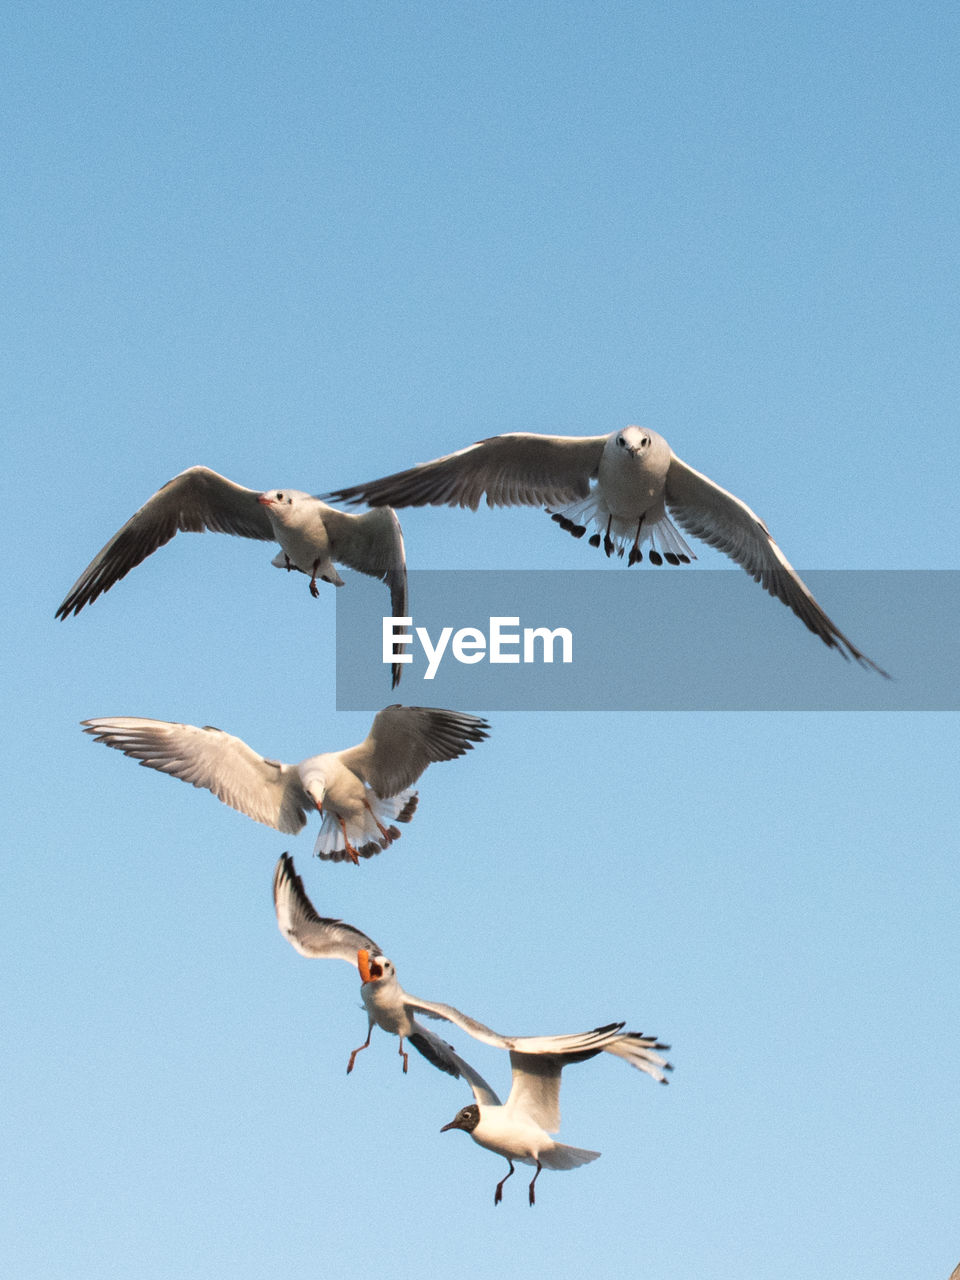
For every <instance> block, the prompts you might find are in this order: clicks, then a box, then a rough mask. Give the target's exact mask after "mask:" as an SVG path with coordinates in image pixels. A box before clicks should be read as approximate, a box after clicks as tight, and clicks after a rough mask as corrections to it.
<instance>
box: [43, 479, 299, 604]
mask: <svg viewBox="0 0 960 1280" xmlns="http://www.w3.org/2000/svg"><path fill="white" fill-rule="evenodd" d="M258 497H259V494H258V492H257V490H256V489H244V487H243V486H242V485H239V484H234V483H233V481H232V480H227V479H226V477H225V476H221V475H218V474H217V473H216V471H211V470H210V469H209V468H208V467H190V469H189V470H188V471H181V473H180V474H179V475H178V476H174V478H173V479H172V480H170V481H168V482H167V483H166V484H165V485H164V486H163V488H162V489H159V490H158V491H157V492H156V493H155V494H154V495H153V497H152V498H150V499H148V500H147V501H146V502H145V503H144V504H143V506H142V507H141V508H140V510H139V511H137V512H136V513H135V514H134V515H132V516H131V517H130V519H129V520H128V521H127V523H126V524H125V525H124V526H123V528H122V529H121V530H120V531H119V532H118V533H115V534H114V535H113V537H112V538H111V539H110V541H109V542H108V543H107V545H106V546H105V547H104V548H103V550H102V551H100V552H98V554H97V555H96V556H94V558H93V559H92V560H91V561H90V563H89V564H88V565H87V567H86V569H84V571H83V573H81V575H80V577H79V578H78V579H77V580H76V582H75V583H74V584H73V586H72V587H71V588H70V590H69V591H68V592H67V596H66V599H65V600H64V601H63V604H61V606H60V608H59V609H58V610H57V613H56V616H57V617H58V618H67V617H69V616H70V614H71V613H73V614H77V613H79V612H80V610H81V609H82V608H83V606H84V605H85V604H90V603H91V602H92V601H94V600H96V598H97V596H98V595H100V594H101V593H102V592H104V591H109V590H110V588H111V587H112V586H113V584H114V583H115V582H119V581H120V579H121V578H123V577H125V576H126V574H128V573H129V572H130V570H131V569H133V568H134V567H135V566H136V565H138V564H140V562H141V561H142V560H146V558H147V556H149V555H151V554H152V552H154V551H156V549H157V548H158V547H162V546H163V544H164V543H165V542H169V541H170V539H171V538H172V537H173V536H174V534H175V533H178V532H185V533H200V532H202V531H203V530H204V529H210V530H211V531H212V532H214V533H234V534H237V535H238V536H239V537H241V538H256V539H258V540H259V541H261V542H272V541H273V540H274V534H273V530H272V528H271V526H270V521H269V519H268V517H267V513H266V511H265V509H264V508H263V507H262V506H261V505H260V503H259V502H258V501H257V498H258Z"/></svg>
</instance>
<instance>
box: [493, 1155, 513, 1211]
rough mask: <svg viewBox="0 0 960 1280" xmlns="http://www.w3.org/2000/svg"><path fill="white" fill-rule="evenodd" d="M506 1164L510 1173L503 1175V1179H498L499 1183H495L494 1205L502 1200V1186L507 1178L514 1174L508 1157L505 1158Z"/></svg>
mask: <svg viewBox="0 0 960 1280" xmlns="http://www.w3.org/2000/svg"><path fill="white" fill-rule="evenodd" d="M507 1164H508V1165H509V1166H510V1172H509V1173H505V1174H504V1175H503V1177H502V1178H501V1179H500V1181H499V1182H498V1183H497V1189H496V1191H495V1192H494V1193H493V1203H494V1204H499V1203H500V1201H501V1200H502V1199H503V1184H504V1183H505V1182H506V1180H507V1178H512V1177H513V1175H514V1172H515V1170H514V1167H513V1161H512V1160H511V1159H510V1157H509V1156H508V1157H507Z"/></svg>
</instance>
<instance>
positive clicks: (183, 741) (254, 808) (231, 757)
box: [82, 716, 312, 835]
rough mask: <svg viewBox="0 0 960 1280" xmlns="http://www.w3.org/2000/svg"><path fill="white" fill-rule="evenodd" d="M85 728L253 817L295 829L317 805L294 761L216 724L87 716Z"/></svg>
mask: <svg viewBox="0 0 960 1280" xmlns="http://www.w3.org/2000/svg"><path fill="white" fill-rule="evenodd" d="M82 723H83V725H84V732H85V733H89V734H91V735H92V737H93V738H94V740H95V741H96V742H102V743H104V745H105V746H108V747H114V748H116V750H118V751H122V752H123V753H124V755H127V756H130V757H131V758H132V759H134V760H139V761H140V763H141V764H142V765H145V766H147V767H148V768H150V769H158V770H159V771H160V772H161V773H169V774H172V775H173V776H174V777H175V778H180V779H182V780H183V781H184V782H189V783H192V784H193V786H195V787H205V788H206V789H207V790H208V791H212V792H213V794H214V795H215V796H216V797H217V799H218V800H222V801H223V803H224V804H228V805H230V807H231V808H232V809H237V810H239V812H240V813H245V814H246V815H247V817H248V818H253V819H255V821H257V822H262V823H264V824H265V825H266V826H268V827H275V828H276V829H277V830H279V831H285V832H287V833H289V834H291V835H292V834H295V833H296V832H298V831H300V830H301V829H302V828H303V826H304V824H305V823H306V820H307V819H306V812H305V806H307V805H312V802H311V801H310V800H309V797H308V796H307V794H306V792H305V791H304V790H303V786H302V784H301V782H300V777H299V774H298V773H297V771H296V769H295V768H294V767H292V766H291V765H284V764H280V763H279V762H278V761H276V760H267V759H265V758H264V757H263V756H261V755H258V754H257V752H256V751H254V750H253V749H252V748H251V747H248V746H247V744H246V743H245V742H244V741H242V739H240V738H235V737H234V736H233V735H232V734H230V733H224V732H223V731H222V730H221V729H215V728H214V727H213V726H212V725H206V726H205V727H203V728H198V727H197V726H196V725H192V724H175V723H171V722H169V721H166V720H146V719H141V718H139V717H136V716H111V717H108V718H96V719H92V720H84V721H83V722H82Z"/></svg>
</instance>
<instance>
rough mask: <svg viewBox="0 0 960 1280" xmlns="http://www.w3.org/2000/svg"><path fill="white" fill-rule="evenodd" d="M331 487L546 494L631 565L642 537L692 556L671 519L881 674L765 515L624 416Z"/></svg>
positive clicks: (390, 492)
mask: <svg viewBox="0 0 960 1280" xmlns="http://www.w3.org/2000/svg"><path fill="white" fill-rule="evenodd" d="M327 496H328V497H330V498H333V499H334V500H335V501H341V502H365V503H367V504H368V505H369V506H371V507H382V506H385V505H386V504H388V503H389V504H390V506H393V507H422V506H450V507H469V508H470V509H471V510H472V511H476V509H477V507H478V506H479V505H480V500H481V498H486V501H487V505H488V506H490V507H512V506H537V507H541V506H545V507H547V508H548V509H549V510H550V511H551V515H552V517H553V519H554V520H555V521H556V522H557V524H559V525H560V527H561V528H563V529H566V530H567V532H568V533H572V534H573V536H574V537H576V538H582V537H583V535H584V534H585V533H586V532H587V529H588V527H589V526H590V525H591V524H592V525H593V526H594V529H595V532H594V533H593V534H592V536H591V537H590V539H589V541H590V544H591V546H594V547H599V546H600V545H601V544H602V546H603V549H604V551H605V552H606V553H607V555H608V556H610V555H612V554H613V552H614V551H617V553H618V554H619V555H621V556H622V555H624V554H625V553H627V563H628V564H631V565H632V564H636V563H637V562H638V561H639V560H642V559H643V547H644V546H648V548H649V549H648V556H649V559H650V560H651V562H652V563H653V564H656V565H659V564H662V563H663V561H664V560H666V561H667V562H668V563H669V564H680V563H684V564H686V563H689V561H690V560H694V559H696V556H695V555H694V553H693V551H692V550H691V549H690V546H689V545H688V543H687V542H686V540H685V539H684V537H683V535H682V534H681V533H680V531H679V529H677V527H676V526H677V524H678V525H680V527H681V528H682V529H683V530H684V531H685V532H686V533H689V534H690V535H691V536H693V537H695V538H700V539H701V540H702V541H704V542H706V543H707V544H708V545H710V546H712V547H716V548H717V549H718V550H720V551H723V552H725V554H726V555H728V556H730V557H731V559H733V560H735V561H736V563H737V564H739V565H740V566H741V567H742V568H743V569H745V570H746V571H747V573H749V574H750V576H751V578H753V580H754V581H755V582H759V583H760V585H761V586H762V587H763V588H764V589H765V590H766V591H768V592H769V593H770V595H772V596H776V597H777V599H779V600H782V601H783V603H784V604H785V605H787V606H788V607H789V608H790V609H792V610H793V612H794V613H795V614H796V615H797V617H798V618H799V619H800V620H801V622H803V623H804V624H805V625H806V626H807V627H808V628H809V629H810V630H811V631H812V632H813V633H814V635H817V636H819V637H820V639H821V640H822V641H823V642H824V644H826V645H827V646H828V647H830V648H831V649H837V650H838V651H839V652H840V653H842V654H843V656H844V657H850V658H855V659H856V660H857V662H859V663H860V664H861V665H862V666H866V667H872V668H873V669H874V670H875V671H878V672H879V673H880V674H881V675H884V676H885V675H886V674H887V673H886V672H885V671H883V670H882V668H880V667H878V666H877V664H876V663H875V662H873V661H871V659H870V658H868V657H866V655H865V654H863V653H861V651H860V650H859V649H858V648H857V647H856V645H854V644H853V643H852V641H850V640H848V639H847V637H846V636H845V635H844V634H843V632H842V631H840V630H839V628H838V627H837V626H836V625H835V623H833V622H832V621H831V620H830V618H828V617H827V615H826V614H825V613H824V611H823V609H821V607H820V605H819V604H817V602H816V600H815V599H814V598H813V596H812V594H811V593H810V591H809V589H808V588H807V587H806V586H805V585H804V583H803V581H802V580H801V578H800V576H799V575H798V573H797V572H796V570H795V569H794V568H793V566H792V565H791V564H790V562H789V561H788V560H787V558H786V556H785V555H784V554H783V552H782V551H781V550H780V548H779V547H778V546H777V544H776V543H775V542H774V540H773V538H772V536H771V534H770V531H769V529H768V528H767V526H766V525H765V524H764V522H763V521H762V520H761V519H760V517H759V516H758V515H756V514H755V513H754V512H753V511H751V510H750V508H749V507H748V506H747V505H746V503H745V502H741V501H740V499H739V498H736V497H734V495H733V494H732V493H728V492H727V490H726V489H721V488H720V486H719V485H718V484H715V483H714V482H713V481H712V480H710V479H709V478H708V477H707V476H705V475H703V474H702V473H701V472H699V471H695V470H694V469H693V467H690V466H687V464H686V463H685V462H682V461H681V460H680V459H679V458H678V457H677V455H676V454H675V453H674V452H673V450H672V449H671V448H670V446H669V445H668V444H667V442H666V440H664V438H663V436H660V435H658V434H657V433H656V432H655V431H648V430H646V429H645V428H641V427H625V428H624V429H623V430H622V431H614V432H611V433H610V434H609V435H602V436H550V435H535V434H533V433H530V432H511V433H508V434H506V435H501V436H491V437H490V438H489V439H486V440H480V441H478V442H477V443H476V444H472V445H469V446H468V447H467V448H465V449H458V450H457V451H456V452H455V453H448V454H446V455H444V456H443V457H441V458H434V459H433V461H431V462H422V463H420V464H419V465H417V466H415V467H410V468H409V469H408V470H406V471H398V472H396V473H395V474H394V475H390V476H385V477H383V479H380V480H370V481H367V482H365V483H363V484H356V485H351V486H350V487H349V488H345V489H338V490H336V491H335V492H334V493H332V494H328V495H327ZM668 512H669V515H668V514H667V513H668ZM671 516H672V517H673V519H671V518H670V517H671ZM674 521H676V524H674Z"/></svg>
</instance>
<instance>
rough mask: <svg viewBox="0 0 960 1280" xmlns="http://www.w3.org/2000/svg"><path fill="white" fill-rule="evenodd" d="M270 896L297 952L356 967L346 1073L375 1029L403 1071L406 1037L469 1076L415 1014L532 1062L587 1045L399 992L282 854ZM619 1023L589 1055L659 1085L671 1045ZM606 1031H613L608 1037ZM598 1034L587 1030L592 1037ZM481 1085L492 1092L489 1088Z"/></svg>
mask: <svg viewBox="0 0 960 1280" xmlns="http://www.w3.org/2000/svg"><path fill="white" fill-rule="evenodd" d="M273 901H274V906H275V907H276V912H277V924H278V925H279V927H280V932H281V933H282V934H283V936H284V937H285V938H286V939H287V940H288V941H289V942H290V944H291V946H293V947H295V948H296V950H297V951H299V952H300V954H301V955H304V956H314V957H330V958H334V959H340V960H347V961H348V962H349V963H350V964H353V965H355V966H356V967H357V969H358V970H359V972H360V979H361V984H362V985H361V987H360V998H361V999H362V1000H363V1005H364V1008H365V1009H366V1011H367V1023H368V1026H367V1038H366V1040H365V1041H364V1043H363V1044H361V1045H359V1046H358V1047H357V1048H356V1049H354V1050H353V1052H352V1053H351V1054H350V1061H349V1063H348V1064H347V1073H348V1074H349V1073H350V1072H351V1071H352V1070H353V1065H354V1062H355V1061H356V1057H357V1054H358V1053H360V1052H361V1050H363V1049H366V1048H368V1047H369V1045H370V1036H371V1034H372V1033H373V1028H374V1027H375V1026H377V1027H381V1028H382V1029H383V1030H384V1031H387V1032H389V1033H390V1034H391V1035H395V1036H399V1037H400V1048H399V1053H400V1056H401V1057H402V1058H403V1069H404V1071H406V1069H407V1054H406V1053H405V1052H404V1049H403V1042H404V1040H409V1041H410V1043H411V1044H412V1045H413V1046H414V1048H416V1049H419V1051H420V1052H421V1053H422V1054H423V1055H424V1057H425V1058H427V1059H428V1060H429V1061H430V1062H432V1063H433V1065H434V1066H435V1067H438V1068H439V1069H440V1070H441V1071H447V1072H448V1073H449V1074H450V1075H461V1074H467V1073H465V1072H464V1071H463V1060H462V1059H460V1058H458V1059H457V1060H456V1063H455V1064H451V1062H450V1059H449V1057H448V1052H449V1053H450V1054H452V1053H453V1050H452V1049H451V1048H450V1046H449V1045H445V1044H444V1043H443V1041H440V1040H438V1039H437V1037H436V1036H433V1035H432V1034H431V1033H430V1032H429V1031H427V1029H426V1028H425V1027H424V1026H423V1025H422V1024H421V1023H419V1022H418V1021H417V1017H416V1015H417V1014H420V1015H421V1016H423V1017H427V1018H436V1019H439V1020H443V1021H445V1022H451V1023H453V1025H454V1026H457V1027H459V1028H460V1030H461V1031H465V1032H466V1033H467V1035H470V1036H473V1038H474V1039H475V1040H480V1041H481V1042H482V1043H484V1044H489V1045H493V1046H494V1047H495V1048H498V1049H509V1050H510V1051H511V1054H512V1053H513V1052H514V1051H516V1052H518V1053H520V1054H523V1055H527V1056H533V1057H534V1059H536V1057H537V1056H538V1055H547V1056H548V1057H549V1056H550V1055H556V1054H563V1053H568V1052H573V1051H579V1050H580V1049H581V1048H583V1047H584V1045H583V1041H584V1037H583V1036H581V1035H572V1036H504V1035H501V1034H500V1032H499V1031H492V1030H491V1029H490V1028H489V1027H486V1026H484V1024H483V1023H482V1022H477V1021H476V1019H474V1018H469V1017H467V1015H466V1014H465V1013H461V1012H460V1010H459V1009H455V1008H454V1007H453V1005H449V1004H438V1003H436V1002H435V1001H433V1000H422V999H420V997H419V996H413V995H411V994H410V993H409V992H408V991H404V989H403V987H402V986H401V985H400V982H399V979H398V978H397V971H396V969H395V967H394V965H393V962H392V961H390V960H388V959H387V957H386V956H385V955H384V954H383V952H382V951H381V950H380V948H379V947H378V946H377V944H376V943H375V942H373V941H372V940H371V939H370V938H368V937H367V936H366V934H364V933H362V932H361V931H360V930H359V929H355V928H354V927H353V926H352V925H349V924H344V923H343V921H342V920H331V919H327V918H325V917H323V916H320V915H318V914H317V912H316V910H315V908H314V906H313V903H312V902H311V901H310V899H309V898H308V897H307V894H306V891H305V890H304V887H303V881H302V880H301V879H300V877H299V876H298V875H297V874H296V871H295V869H294V865H293V860H292V858H290V857H289V856H287V855H286V854H285V855H284V856H283V857H282V858H281V859H280V862H279V863H278V864H277V869H276V872H275V874H274V878H273ZM355 946H356V950H355V951H354V947H355ZM623 1026H624V1024H623V1023H622V1022H619V1023H617V1024H616V1027H615V1033H614V1032H613V1031H611V1028H609V1027H606V1028H604V1029H603V1030H604V1039H603V1043H602V1044H601V1043H599V1042H595V1041H594V1040H593V1039H590V1041H589V1045H590V1047H591V1055H592V1053H594V1052H596V1053H599V1052H600V1050H601V1049H602V1050H605V1051H606V1052H607V1053H612V1054H614V1055H615V1056H616V1057H618V1058H623V1059H624V1061H626V1062H629V1063H630V1065H631V1066H632V1067H636V1068H637V1069H638V1070H639V1071H645V1072H646V1073H647V1075H650V1076H652V1077H653V1078H654V1080H657V1081H659V1082H660V1083H661V1084H666V1083H667V1077H666V1075H665V1074H664V1072H666V1071H671V1070H672V1069H673V1068H672V1067H671V1065H670V1063H669V1062H667V1061H666V1060H665V1059H664V1058H662V1057H661V1056H660V1055H659V1054H658V1053H657V1052H656V1050H658V1049H668V1048H669V1045H665V1044H661V1043H660V1042H659V1041H658V1040H657V1038H656V1037H655V1036H644V1035H641V1034H640V1032H637V1031H626V1032H624V1031H623ZM607 1032H610V1034H606V1033H607ZM596 1034H597V1033H596V1032H589V1033H588V1035H589V1036H590V1037H593V1036H595V1035H596ZM424 1039H426V1040H427V1046H426V1048H425V1047H424V1045H423V1043H421V1042H422V1041H423V1040H424ZM594 1045H596V1047H594ZM428 1050H429V1051H428ZM451 1065H455V1066H456V1067H457V1068H458V1070H451V1069H450V1068H451ZM475 1074H476V1073H474V1075H475ZM478 1078H479V1077H478ZM481 1083H482V1084H483V1087H484V1088H486V1089H487V1090H488V1091H489V1092H491V1094H492V1090H490V1087H489V1085H486V1084H485V1082H481Z"/></svg>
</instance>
